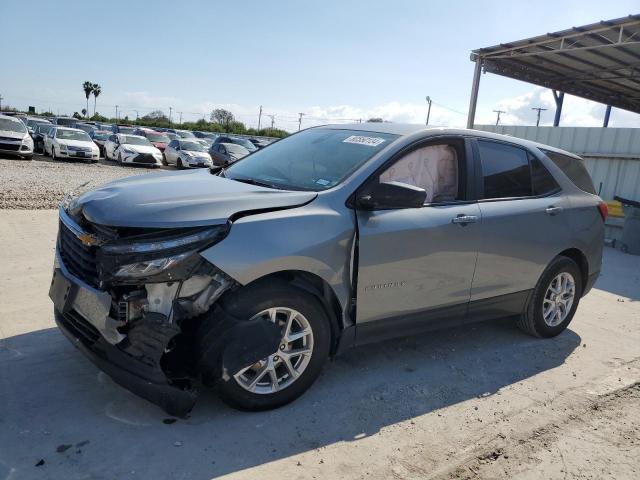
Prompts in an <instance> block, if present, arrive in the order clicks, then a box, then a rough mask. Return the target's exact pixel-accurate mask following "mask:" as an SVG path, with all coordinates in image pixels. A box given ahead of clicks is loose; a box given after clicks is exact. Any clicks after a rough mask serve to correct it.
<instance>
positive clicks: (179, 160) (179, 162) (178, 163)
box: [176, 158, 184, 170]
mask: <svg viewBox="0 0 640 480" xmlns="http://www.w3.org/2000/svg"><path fill="white" fill-rule="evenodd" d="M176 167H177V168H178V170H182V169H183V168H184V165H182V159H181V158H178V161H177V162H176Z"/></svg>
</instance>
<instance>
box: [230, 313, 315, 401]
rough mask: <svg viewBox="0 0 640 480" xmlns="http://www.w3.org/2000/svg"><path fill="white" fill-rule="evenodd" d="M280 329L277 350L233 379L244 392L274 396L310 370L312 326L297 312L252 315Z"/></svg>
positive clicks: (244, 369) (241, 371)
mask: <svg viewBox="0 0 640 480" xmlns="http://www.w3.org/2000/svg"><path fill="white" fill-rule="evenodd" d="M256 318H263V319H265V320H269V321H271V322H273V323H275V324H277V325H279V326H280V327H281V329H282V339H281V340H280V345H279V347H278V350H277V351H275V352H274V353H272V354H271V355H269V356H268V357H266V358H263V359H262V360H259V361H258V362H256V363H254V364H253V365H250V366H248V367H246V368H243V369H242V370H240V371H239V372H238V373H236V374H235V375H234V378H235V380H236V382H237V383H238V385H240V386H241V387H242V388H243V389H245V390H247V391H249V392H251V393H256V394H260V395H267V394H271V393H276V392H278V391H280V390H284V389H285V388H287V387H289V386H291V385H292V384H293V383H294V382H295V381H296V380H297V379H298V378H300V376H301V375H302V374H303V373H304V371H305V370H306V369H307V367H308V366H309V362H310V361H311V355H312V353H313V330H312V329H311V324H310V323H309V321H308V320H307V319H306V317H305V316H304V315H302V314H301V313H300V312H298V311H297V310H294V309H292V308H287V307H274V308H268V309H266V310H263V311H262V312H260V313H258V314H257V315H254V316H253V317H252V318H251V320H254V319H256Z"/></svg>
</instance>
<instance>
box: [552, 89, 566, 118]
mask: <svg viewBox="0 0 640 480" xmlns="http://www.w3.org/2000/svg"><path fill="white" fill-rule="evenodd" d="M551 93H553V99H554V100H555V101H556V116H555V117H553V126H554V127H557V126H558V125H560V115H562V104H563V103H564V92H556V91H555V90H551Z"/></svg>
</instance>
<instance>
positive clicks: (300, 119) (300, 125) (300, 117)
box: [298, 113, 305, 131]
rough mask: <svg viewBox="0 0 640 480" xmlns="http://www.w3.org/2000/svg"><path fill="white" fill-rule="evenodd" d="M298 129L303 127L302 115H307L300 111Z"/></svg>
mask: <svg viewBox="0 0 640 480" xmlns="http://www.w3.org/2000/svg"><path fill="white" fill-rule="evenodd" d="M298 115H299V117H298V131H300V128H302V117H303V116H304V115H305V114H304V113H299V114H298Z"/></svg>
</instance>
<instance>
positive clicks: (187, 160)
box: [164, 138, 212, 169]
mask: <svg viewBox="0 0 640 480" xmlns="http://www.w3.org/2000/svg"><path fill="white" fill-rule="evenodd" d="M164 158H165V161H166V162H167V163H168V164H169V165H175V166H176V167H178V168H181V169H182V168H198V167H210V166H211V165H212V162H211V156H210V155H209V153H207V149H206V148H205V147H203V146H202V145H201V144H200V143H199V142H198V141H196V139H195V138H194V139H180V140H171V142H169V145H167V148H165V149H164Z"/></svg>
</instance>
